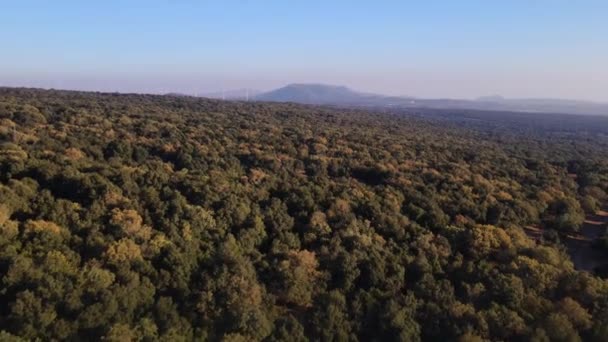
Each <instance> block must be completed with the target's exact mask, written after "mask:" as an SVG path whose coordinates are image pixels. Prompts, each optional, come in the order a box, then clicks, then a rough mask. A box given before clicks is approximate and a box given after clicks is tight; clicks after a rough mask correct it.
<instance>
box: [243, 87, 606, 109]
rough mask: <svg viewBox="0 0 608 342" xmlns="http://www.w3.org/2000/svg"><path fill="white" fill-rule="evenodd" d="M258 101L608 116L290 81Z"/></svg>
mask: <svg viewBox="0 0 608 342" xmlns="http://www.w3.org/2000/svg"><path fill="white" fill-rule="evenodd" d="M254 99H255V100H257V101H269V102H295V103H303V104H318V105H338V106H353V107H390V108H433V109H475V110H489V111H513V112H543V113H562V114H590V115H608V104H606V103H597V102H589V101H577V100H560V99H506V98H504V97H502V96H500V95H492V96H485V97H480V98H478V99H475V100H466V99H419V98H412V97H399V96H385V95H379V94H369V93H362V92H358V91H354V90H352V89H350V88H347V87H345V86H335V85H326V84H290V85H287V86H285V87H283V88H279V89H276V90H272V91H269V92H266V93H262V94H259V95H257V96H255V97H254Z"/></svg>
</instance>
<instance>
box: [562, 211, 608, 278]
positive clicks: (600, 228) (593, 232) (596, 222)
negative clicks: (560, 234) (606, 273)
mask: <svg viewBox="0 0 608 342" xmlns="http://www.w3.org/2000/svg"><path fill="white" fill-rule="evenodd" d="M607 222H608V212H606V211H603V210H602V211H599V212H598V213H596V214H595V215H593V214H591V215H587V218H586V219H585V223H584V224H583V226H582V227H581V230H580V232H579V234H577V235H575V236H572V237H570V236H568V238H566V239H565V241H563V242H564V244H565V245H566V248H567V249H568V253H569V254H570V258H571V259H572V262H573V263H574V268H576V269H577V270H586V271H593V270H594V269H595V268H596V267H598V266H601V265H602V264H605V263H606V257H605V254H604V253H603V252H602V251H598V250H597V249H595V248H593V246H592V244H593V241H594V240H595V239H597V238H599V237H601V236H602V235H603V234H604V230H605V227H606V226H605V224H606V223H607Z"/></svg>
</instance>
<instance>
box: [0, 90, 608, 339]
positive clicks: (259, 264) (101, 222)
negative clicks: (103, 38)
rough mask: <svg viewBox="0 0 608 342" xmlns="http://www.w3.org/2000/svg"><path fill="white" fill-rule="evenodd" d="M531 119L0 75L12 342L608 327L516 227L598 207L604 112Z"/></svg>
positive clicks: (606, 183)
mask: <svg viewBox="0 0 608 342" xmlns="http://www.w3.org/2000/svg"><path fill="white" fill-rule="evenodd" d="M531 117H532V118H531ZM531 117H524V116H522V114H512V115H511V114H506V113H500V115H499V114H496V113H479V112H477V113H469V112H467V113H464V114H463V113H458V112H455V113H451V114H450V113H437V112H435V111H410V112H408V113H400V112H398V111H394V112H389V113H384V112H383V111H381V110H376V111H374V110H369V111H363V110H354V109H353V110H349V109H332V108H320V107H311V106H300V105H294V104H270V103H242V102H222V101H214V100H204V99H196V98H188V97H171V96H151V95H118V94H96V93H78V92H63V91H41V90H27V89H0V141H2V142H1V144H0V230H1V234H0V275H1V277H0V302H1V303H3V305H2V306H0V339H1V340H5V339H6V340H19V339H20V338H23V339H36V338H40V339H42V340H53V339H56V340H63V339H83V340H101V339H105V340H109V341H114V340H120V341H125V340H133V341H135V340H141V341H157V340H159V341H160V340H163V341H167V340H193V339H197V340H225V341H250V340H265V341H284V340H290V341H305V340H322V341H344V340H361V341H387V340H399V341H418V340H461V341H482V340H535V341H548V340H555V341H562V340H563V341H577V340H590V341H605V340H606V339H607V338H608V330H607V328H606V327H607V326H608V281H606V280H605V279H603V278H602V277H601V276H600V273H601V272H600V273H598V274H594V273H591V272H586V271H580V270H576V269H575V268H574V265H573V263H572V261H571V259H570V256H569V255H568V254H567V252H566V249H565V248H564V247H563V245H561V244H560V242H559V239H542V238H541V239H539V240H537V241H535V240H533V239H531V238H530V237H529V236H528V235H527V234H526V232H525V230H524V227H526V226H535V227H540V228H544V229H545V231H552V230H553V231H556V232H557V233H556V234H570V233H574V232H576V231H578V230H579V229H580V228H581V226H582V224H583V221H584V218H585V214H586V213H590V212H592V211H597V210H599V209H600V208H601V207H602V204H603V203H605V201H606V199H607V198H606V193H607V192H608V159H607V158H606V157H607V154H608V120H605V119H603V118H593V117H589V118H586V117H569V116H556V117H550V116H544V115H542V114H534V115H531ZM569 120H571V121H569ZM563 122H576V124H572V125H568V124H566V125H564V124H563ZM606 241H608V238H607V239H606ZM598 244H600V245H601V241H600V242H599V243H598ZM605 245H606V246H608V243H605Z"/></svg>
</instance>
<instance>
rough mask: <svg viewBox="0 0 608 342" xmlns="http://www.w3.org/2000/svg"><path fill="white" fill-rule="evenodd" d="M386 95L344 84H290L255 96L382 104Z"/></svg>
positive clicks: (306, 101)
mask: <svg viewBox="0 0 608 342" xmlns="http://www.w3.org/2000/svg"><path fill="white" fill-rule="evenodd" d="M385 98H386V97H385V96H382V95H375V94H366V93H360V92H356V91H354V90H351V89H349V88H347V87H344V86H335V85H326V84H289V85H287V86H285V87H283V88H279V89H276V90H273V91H270V92H267V93H262V94H260V95H258V96H256V97H255V99H256V100H258V101H270V102H296V103H304V104H331V105H371V104H376V105H380V104H382V103H383V102H384V101H385Z"/></svg>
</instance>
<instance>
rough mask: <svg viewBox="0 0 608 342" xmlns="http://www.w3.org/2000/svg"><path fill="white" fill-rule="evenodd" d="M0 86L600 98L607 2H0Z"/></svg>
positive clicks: (606, 56) (607, 89) (607, 91)
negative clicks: (318, 86) (340, 89)
mask: <svg viewBox="0 0 608 342" xmlns="http://www.w3.org/2000/svg"><path fill="white" fill-rule="evenodd" d="M0 42H2V45H1V46H2V48H1V49H0V85H3V86H31V87H43V88H57V89H80V90H97V91H120V92H146V93H166V92H183V93H190V94H197V93H206V92H215V91H219V90H221V89H226V90H229V89H236V88H251V89H256V90H269V89H272V88H277V87H280V86H283V85H285V84H288V83H326V84H336V85H346V86H349V87H351V88H353V89H355V90H360V91H366V92H375V93H382V94H387V95H407V96H417V97H427V98H475V97H478V96H486V95H494V94H500V95H502V96H505V97H518V98H531V97H543V98H569V99H583V100H593V101H601V102H608V1H592V0H580V1H568V0H551V1H550V0H525V1H524V0H521V1H520V0H509V1H507V0H500V1H499V0H496V1H493V0H485V1H482V0H478V1H472V0H468V1H467V0H460V1H456V0H453V1H447V0H445V1H438V0H429V1H422V0H418V1H406V0H401V1H388V0H386V1H382V0H377V1H371V0H369V1H357V0H351V1H343V0H333V1H331V0H325V1H317V0H306V1H301V0H282V1H275V0H265V1H264V0H259V1H254V0H222V1H212V0H198V1H194V0H172V1H171V0H163V1H161V0H158V1H154V0H147V1H138V0H130V1H114V0H105V1H62V0H56V1H32V0H20V1H16V0H11V1H9V0H0Z"/></svg>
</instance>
